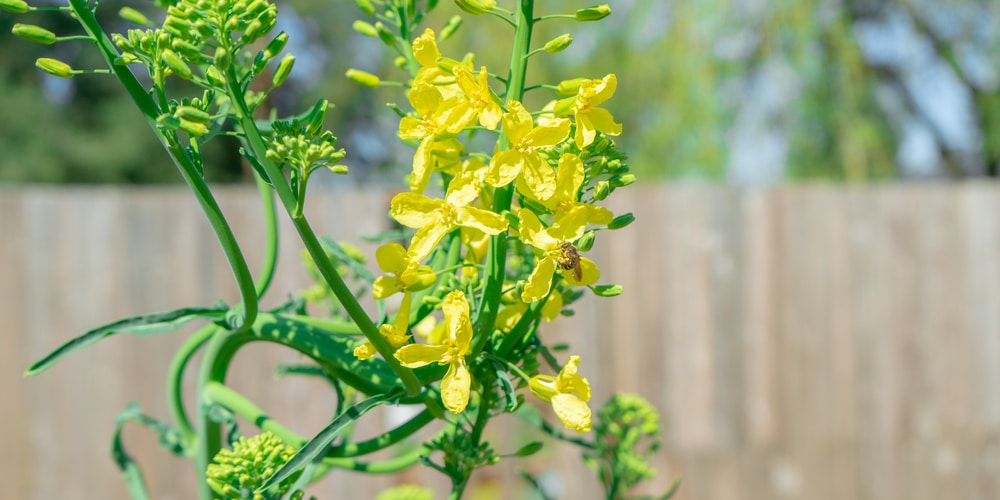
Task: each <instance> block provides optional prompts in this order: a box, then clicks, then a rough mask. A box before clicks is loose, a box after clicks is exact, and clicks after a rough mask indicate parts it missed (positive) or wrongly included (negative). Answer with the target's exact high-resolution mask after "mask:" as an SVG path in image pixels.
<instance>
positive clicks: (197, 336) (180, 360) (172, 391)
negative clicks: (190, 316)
mask: <svg viewBox="0 0 1000 500" xmlns="http://www.w3.org/2000/svg"><path fill="white" fill-rule="evenodd" d="M218 329H219V326H218V325H216V324H214V323H213V324H209V325H205V326H203V327H202V328H201V329H199V330H198V331H197V332H195V333H194V335H191V336H190V337H188V339H187V340H185V341H184V344H182V345H181V347H180V349H178V350H177V352H176V353H175V354H174V359H173V360H172V361H171V362H170V368H169V370H168V371H167V405H168V407H169V410H170V414H171V416H172V417H173V419H174V422H175V423H176V424H177V429H178V430H179V431H180V432H181V436H183V438H184V444H185V449H187V450H190V449H191V447H192V446H194V444H195V431H194V427H192V426H191V420H190V418H188V415H187V411H186V410H185V408H184V391H183V389H184V369H185V368H186V367H187V364H188V363H189V362H190V361H191V358H192V357H194V353H195V352H197V351H198V349H200V348H201V346H203V345H205V342H208V339H210V338H211V337H212V335H213V334H214V333H215V332H216V330H218Z"/></svg>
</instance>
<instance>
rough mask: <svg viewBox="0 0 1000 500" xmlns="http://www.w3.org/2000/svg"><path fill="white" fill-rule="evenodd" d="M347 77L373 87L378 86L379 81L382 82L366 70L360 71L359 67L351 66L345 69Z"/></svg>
mask: <svg viewBox="0 0 1000 500" xmlns="http://www.w3.org/2000/svg"><path fill="white" fill-rule="evenodd" d="M347 77H348V78H350V79H351V80H354V81H355V82H356V83H359V84H361V85H364V86H365V87H372V88H375V87H378V86H379V84H380V83H382V81H381V80H379V77H377V76H375V75H373V74H371V73H368V72H366V71H361V70H360V69H353V68H352V69H349V70H347Z"/></svg>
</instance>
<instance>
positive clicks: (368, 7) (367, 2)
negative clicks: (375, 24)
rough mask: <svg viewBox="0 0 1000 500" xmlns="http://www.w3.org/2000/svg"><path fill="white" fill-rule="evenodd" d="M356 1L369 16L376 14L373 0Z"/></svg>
mask: <svg viewBox="0 0 1000 500" xmlns="http://www.w3.org/2000/svg"><path fill="white" fill-rule="evenodd" d="M354 3H356V4H358V8H360V9H361V10H363V11H364V13H365V14H368V15H369V16H374V15H375V6H374V5H372V2H371V0H354Z"/></svg>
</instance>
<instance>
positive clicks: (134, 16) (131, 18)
mask: <svg viewBox="0 0 1000 500" xmlns="http://www.w3.org/2000/svg"><path fill="white" fill-rule="evenodd" d="M118 16H119V17H121V18H122V19H124V20H126V21H128V22H130V23H134V24H138V25H139V26H152V25H153V23H151V22H149V18H147V17H146V16H145V15H143V13H142V12H139V11H137V10H135V9H133V8H132V7H122V8H121V10H119V11H118Z"/></svg>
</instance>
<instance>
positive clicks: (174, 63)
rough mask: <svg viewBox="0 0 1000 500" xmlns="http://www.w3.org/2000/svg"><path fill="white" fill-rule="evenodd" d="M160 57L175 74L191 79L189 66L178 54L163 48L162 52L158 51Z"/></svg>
mask: <svg viewBox="0 0 1000 500" xmlns="http://www.w3.org/2000/svg"><path fill="white" fill-rule="evenodd" d="M160 59H162V60H163V63H164V64H166V65H167V67H168V68H170V69H171V70H173V71H174V73H175V74H176V75H177V76H179V77H181V78H183V79H185V80H190V79H191V68H189V67H188V65H187V63H186V62H184V60H183V59H181V58H180V56H178V55H177V53H175V52H174V51H172V50H170V49H164V50H163V52H162V53H160Z"/></svg>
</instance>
